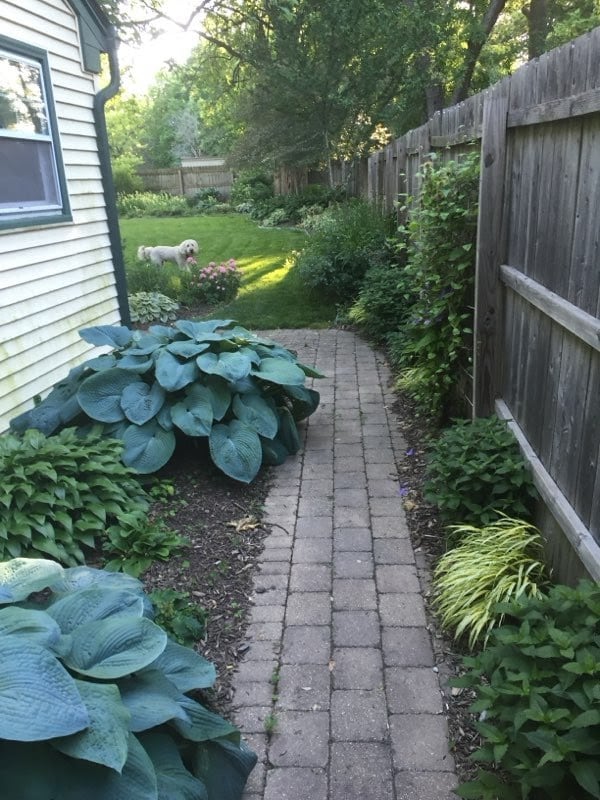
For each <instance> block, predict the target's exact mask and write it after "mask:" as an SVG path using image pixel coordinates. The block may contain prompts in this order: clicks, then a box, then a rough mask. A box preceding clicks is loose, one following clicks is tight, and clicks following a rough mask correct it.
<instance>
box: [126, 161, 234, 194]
mask: <svg viewBox="0 0 600 800" xmlns="http://www.w3.org/2000/svg"><path fill="white" fill-rule="evenodd" d="M139 175H140V177H141V179H142V181H143V183H144V188H145V189H148V190H150V191H153V192H168V193H169V194H179V195H187V196H189V195H193V194H194V193H195V192H197V191H199V190H200V189H207V188H211V189H216V190H217V191H219V192H220V193H221V194H223V195H224V196H226V197H227V196H228V195H229V192H230V191H231V186H232V184H233V173H232V172H230V171H228V170H225V169H222V168H218V169H215V167H175V168H172V169H140V170H139Z"/></svg>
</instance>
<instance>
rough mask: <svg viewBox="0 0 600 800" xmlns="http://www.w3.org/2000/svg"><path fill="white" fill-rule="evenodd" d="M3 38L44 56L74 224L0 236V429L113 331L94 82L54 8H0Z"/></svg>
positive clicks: (70, 18)
mask: <svg viewBox="0 0 600 800" xmlns="http://www.w3.org/2000/svg"><path fill="white" fill-rule="evenodd" d="M0 31H1V32H2V34H3V35H5V36H8V37H10V38H12V39H16V40H18V41H21V42H25V43H27V44H30V45H33V46H35V47H38V48H41V49H43V50H46V51H47V52H48V59H49V63H50V70H51V74H52V84H53V93H54V101H55V106H56V114H57V118H58V127H59V131H60V140H61V148H62V154H63V161H64V167H65V173H66V179H67V186H68V194H69V201H70V205H71V211H72V215H73V221H72V222H69V223H64V224H60V225H46V226H40V227H34V228H17V229H15V230H14V231H13V230H6V231H3V230H0V431H3V430H6V429H7V428H8V423H9V420H10V419H11V418H12V417H13V416H15V415H16V414H19V413H21V412H23V411H26V410H27V409H28V408H31V406H32V404H33V398H34V397H36V396H42V397H43V396H44V395H45V394H47V393H48V391H49V389H50V388H51V387H52V386H53V385H54V384H55V383H56V382H57V381H58V380H60V379H61V378H63V377H64V376H65V375H66V374H67V372H68V370H69V369H70V368H71V367H72V366H75V364H77V363H80V362H81V361H82V360H84V359H85V358H88V357H89V355H90V351H91V350H92V349H93V348H91V347H90V345H88V344H86V342H84V341H83V340H82V339H81V338H80V337H79V335H78V331H79V330H80V329H81V328H84V327H87V326H89V325H104V324H119V311H118V304H117V294H116V287H115V278H114V272H113V264H112V259H111V250H110V242H109V235H108V225H107V221H106V211H105V205H104V195H103V190H102V181H101V174H100V164H99V158H98V152H97V144H96V134H95V128H94V117H93V99H94V95H95V93H96V91H97V90H98V85H97V83H96V76H94V75H92V74H91V73H87V72H85V71H84V69H83V65H82V58H81V50H80V45H79V28H78V22H77V18H76V17H75V14H74V13H73V12H72V10H71V8H70V6H69V5H68V4H67V3H65V2H63V0H18V2H8V0H0Z"/></svg>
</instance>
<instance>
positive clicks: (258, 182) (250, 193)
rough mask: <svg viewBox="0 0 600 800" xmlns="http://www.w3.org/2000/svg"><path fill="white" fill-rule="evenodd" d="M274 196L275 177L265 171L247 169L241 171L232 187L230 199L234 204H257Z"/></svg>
mask: <svg viewBox="0 0 600 800" xmlns="http://www.w3.org/2000/svg"><path fill="white" fill-rule="evenodd" d="M268 197H273V177H272V176H271V175H268V174H267V173H265V172H260V171H256V170H246V171H242V172H240V173H239V174H238V175H237V176H236V178H235V180H234V182H233V186H232V187H231V195H230V197H229V200H230V202H231V204H232V205H234V206H237V205H239V204H240V203H252V204H255V203H257V202H259V201H260V200H266V199H267V198H268Z"/></svg>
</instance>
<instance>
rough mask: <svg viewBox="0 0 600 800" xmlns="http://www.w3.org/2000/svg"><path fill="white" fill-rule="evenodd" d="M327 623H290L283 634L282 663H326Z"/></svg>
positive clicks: (328, 649) (328, 634)
mask: <svg viewBox="0 0 600 800" xmlns="http://www.w3.org/2000/svg"><path fill="white" fill-rule="evenodd" d="M330 636H331V634H330V629H329V626H328V625H292V626H289V627H287V628H286V629H285V632H284V634H283V650H282V654H281V660H282V662H283V663H284V664H327V663H328V662H329V655H330V650H331V647H330Z"/></svg>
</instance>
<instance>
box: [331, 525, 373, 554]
mask: <svg viewBox="0 0 600 800" xmlns="http://www.w3.org/2000/svg"><path fill="white" fill-rule="evenodd" d="M371 546H372V538H371V531H370V530H369V529H368V528H336V530H335V531H334V532H333V547H334V550H335V551H336V552H340V551H345V550H352V551H369V550H371Z"/></svg>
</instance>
